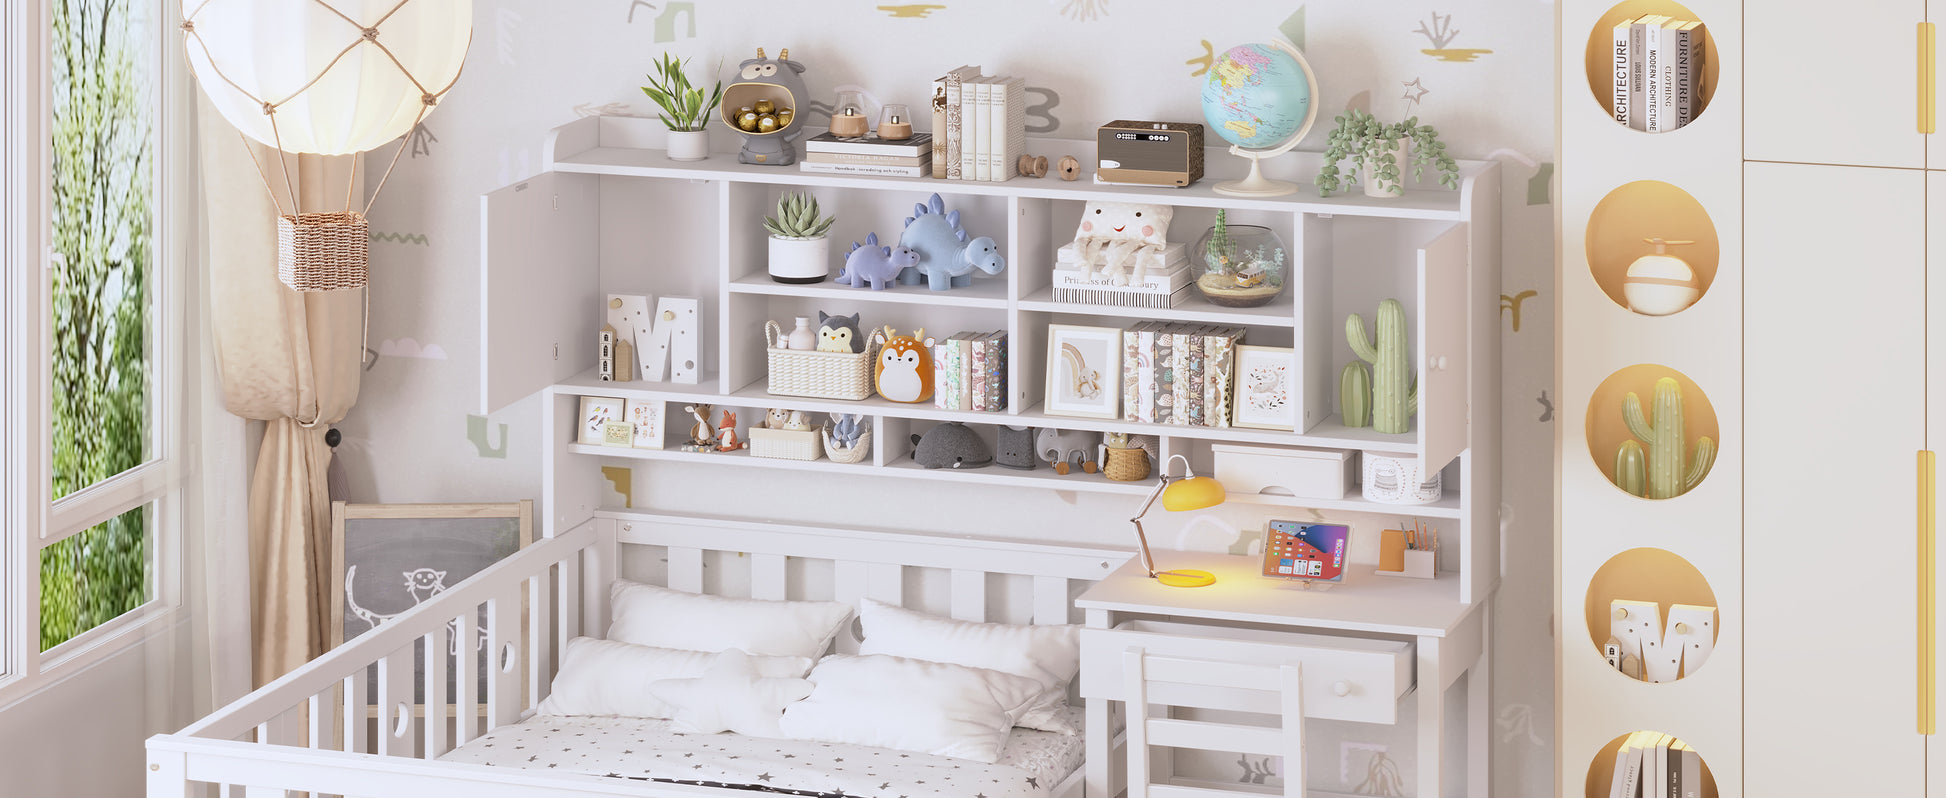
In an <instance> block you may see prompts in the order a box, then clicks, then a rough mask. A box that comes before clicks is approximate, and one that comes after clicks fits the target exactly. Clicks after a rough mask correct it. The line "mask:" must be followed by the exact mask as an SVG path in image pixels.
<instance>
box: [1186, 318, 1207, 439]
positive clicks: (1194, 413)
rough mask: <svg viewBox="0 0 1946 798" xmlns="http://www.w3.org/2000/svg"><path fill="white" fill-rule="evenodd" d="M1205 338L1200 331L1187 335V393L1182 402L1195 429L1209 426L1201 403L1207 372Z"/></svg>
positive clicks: (1205, 409) (1205, 411)
mask: <svg viewBox="0 0 1946 798" xmlns="http://www.w3.org/2000/svg"><path fill="white" fill-rule="evenodd" d="M1207 338H1208V336H1206V335H1204V334H1203V332H1202V331H1201V330H1198V331H1196V332H1193V333H1190V335H1189V392H1188V395H1187V396H1185V397H1184V400H1185V401H1186V402H1188V404H1187V405H1185V407H1186V408H1187V409H1188V411H1189V423H1190V424H1191V425H1193V426H1197V427H1207V426H1209V410H1208V408H1207V407H1206V406H1205V405H1204V403H1203V383H1204V382H1206V381H1207V380H1206V379H1205V377H1206V376H1207V374H1208V370H1209V357H1208V354H1207V353H1206V352H1205V351H1204V348H1203V347H1204V341H1205V340H1207Z"/></svg>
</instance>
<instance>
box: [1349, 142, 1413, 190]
mask: <svg viewBox="0 0 1946 798" xmlns="http://www.w3.org/2000/svg"><path fill="white" fill-rule="evenodd" d="M1393 141H1395V142H1397V143H1398V145H1399V148H1398V149H1397V150H1396V151H1392V158H1393V160H1395V161H1397V162H1398V164H1399V179H1398V180H1396V181H1389V182H1388V181H1382V180H1380V179H1379V178H1378V163H1379V159H1380V158H1383V157H1385V154H1386V152H1387V151H1386V150H1384V149H1380V148H1373V149H1370V150H1366V151H1365V170H1364V173H1363V174H1361V175H1359V176H1358V179H1359V181H1360V182H1362V183H1364V184H1365V196H1367V197H1378V198H1380V199H1392V198H1394V197H1398V196H1401V195H1403V194H1405V176H1406V169H1407V168H1408V167H1409V166H1410V165H1411V164H1412V139H1411V138H1410V137H1402V138H1397V139H1393Z"/></svg>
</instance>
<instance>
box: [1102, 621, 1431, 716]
mask: <svg viewBox="0 0 1946 798" xmlns="http://www.w3.org/2000/svg"><path fill="white" fill-rule="evenodd" d="M1131 648H1140V649H1142V650H1144V651H1146V652H1148V653H1150V654H1155V655H1158V656H1166V657H1182V658H1187V659H1201V660H1209V661H1211V663H1212V664H1213V665H1220V664H1221V663H1247V664H1255V665H1282V664H1285V663H1299V664H1301V665H1303V666H1304V715H1305V717H1310V718H1319V719H1324V720H1352V721H1359V722H1362V723H1395V722H1397V721H1398V702H1399V698H1401V697H1402V696H1404V695H1405V694H1406V693H1407V692H1410V691H1411V690H1412V684H1413V656H1412V644H1411V643H1409V642H1406V641H1403V640H1368V639H1364V638H1356V637H1329V636H1325V635H1311V634H1299V633H1295V632H1270V631H1263V630H1259V629H1237V628H1231V627H1224V626H1202V625H1198V624H1189V623H1170V622H1166V621H1128V622H1125V623H1122V624H1120V625H1118V626H1116V627H1115V628H1113V629H1083V630H1081V697H1083V698H1092V699H1107V700H1112V701H1121V700H1125V699H1124V694H1125V693H1126V691H1127V686H1126V683H1125V681H1124V676H1123V674H1122V659H1123V654H1124V652H1126V651H1128V650H1129V649H1131ZM1276 688H1277V686H1276V685H1274V684H1270V685H1262V686H1261V687H1258V688H1252V687H1250V686H1245V685H1239V686H1237V687H1234V688H1209V689H1214V690H1217V691H1219V692H1221V691H1232V692H1234V694H1235V695H1234V696H1233V699H1234V703H1235V704H1236V705H1237V706H1238V707H1261V706H1266V705H1268V706H1273V707H1274V706H1276V699H1275V698H1274V695H1275V691H1276ZM1153 699H1154V700H1156V703H1167V701H1166V695H1164V694H1162V693H1155V694H1154V696H1153ZM1266 701H1268V704H1266Z"/></svg>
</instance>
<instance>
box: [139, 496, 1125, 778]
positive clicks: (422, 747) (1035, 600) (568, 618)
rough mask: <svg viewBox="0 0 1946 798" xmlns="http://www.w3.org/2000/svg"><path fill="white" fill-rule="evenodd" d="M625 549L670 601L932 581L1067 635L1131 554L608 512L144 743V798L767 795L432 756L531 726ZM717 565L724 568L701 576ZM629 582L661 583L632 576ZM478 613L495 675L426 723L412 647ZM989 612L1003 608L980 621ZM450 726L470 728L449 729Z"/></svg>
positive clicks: (429, 679) (440, 677)
mask: <svg viewBox="0 0 1946 798" xmlns="http://www.w3.org/2000/svg"><path fill="white" fill-rule="evenodd" d="M629 546H650V547H662V548H663V549H664V550H666V560H667V575H666V580H665V583H666V585H667V586H668V587H672V588H676V589H680V590H688V591H693V592H705V589H706V587H707V588H709V589H710V590H713V591H714V590H719V589H720V592H723V593H725V594H735V595H749V596H751V597H754V598H770V599H781V598H792V599H807V598H808V599H836V600H838V601H845V602H850V603H853V604H855V603H856V602H857V599H859V598H860V597H864V596H869V597H871V598H874V599H877V600H880V601H884V602H887V603H892V604H899V605H902V606H910V607H914V608H915V609H925V607H924V606H922V604H921V594H937V593H938V591H937V590H925V589H922V588H915V587H914V586H935V585H937V586H942V587H943V588H944V589H945V595H946V596H947V597H949V600H950V610H951V614H952V615H953V616H954V617H955V618H958V619H961V620H974V621H986V620H992V621H1005V622H1010V623H1026V622H1030V621H1031V622H1032V623H1070V622H1071V621H1072V619H1074V618H1075V617H1076V615H1075V610H1074V605H1073V601H1072V596H1073V595H1074V594H1075V593H1076V592H1078V591H1077V590H1076V589H1075V588H1076V587H1077V586H1076V585H1075V584H1074V583H1075V582H1076V581H1083V582H1086V581H1092V580H1097V579H1100V578H1101V577H1103V576H1105V575H1106V574H1108V573H1109V572H1110V571H1112V570H1113V569H1114V568H1115V567H1116V566H1118V565H1120V564H1121V562H1122V561H1124V560H1126V559H1127V557H1128V552H1126V551H1122V550H1117V549H1099V548H1088V547H1077V546H1050V545H1044V544H1037V543H1031V542H1024V541H1019V540H1000V539H980V538H953V537H939V536H930V535H913V534H904V533H895V532H875V531H860V530H842V529H825V528H807V527H800V526H794V525H786V524H765V523H750V522H744V521H731V520H724V519H716V518H700V517H689V516H667V515H651V514H640V513H605V514H603V515H601V516H599V517H596V518H595V519H593V520H591V521H589V522H587V523H585V524H582V525H580V526H578V527H576V528H574V529H573V530H571V531H569V532H566V533H564V534H561V535H558V536H556V537H550V538H544V539H542V540H541V541H539V542H537V543H535V544H533V545H531V546H528V547H527V548H526V549H524V550H522V551H521V552H520V553H518V554H515V555H514V556H512V557H509V558H507V559H506V560H504V561H502V562H500V563H498V564H496V565H494V566H493V567H491V568H489V569H487V570H485V571H482V572H481V573H479V574H478V575H476V576H474V577H473V578H471V579H468V580H466V581H464V582H462V583H460V584H458V585H456V586H454V587H452V588H450V589H448V590H447V591H445V592H444V593H441V594H439V595H438V596H437V597H436V598H434V599H432V600H430V601H428V602H426V603H425V604H422V605H420V606H418V607H416V608H414V609H413V610H412V611H411V612H408V613H406V614H404V615H401V616H399V617H397V618H395V619H393V620H391V621H389V622H387V623H386V624H384V625H383V626H381V627H379V628H377V629H374V630H372V631H371V632H368V633H366V634H364V635H362V636H360V637H359V638H357V639H356V640H353V641H351V642H350V643H347V644H345V645H343V646H340V647H339V648H337V649H335V650H333V651H331V652H329V653H327V654H325V655H324V656H322V657H320V658H318V659H317V660H315V661H313V662H311V663H309V664H307V665H305V666H304V667H302V668H299V669H297V670H295V671H293V672H291V673H289V674H287V675H285V676H284V677H283V678H280V679H278V680H276V681H275V682H272V683H271V684H268V685H265V686H264V687H263V688H261V689H259V690H257V691H255V692H253V693H251V694H250V695H248V696H245V697H244V698H242V699H239V700H238V701H236V702H235V703H233V704H231V705H229V706H227V707H224V708H223V709H221V710H219V711H217V712H216V713H215V714H212V715H210V716H209V717H206V718H203V719H202V720H199V721H197V722H196V723H194V724H191V725H190V726H188V727H187V728H184V729H183V730H182V731H180V732H177V733H175V734H165V735H157V736H155V737H152V738H150V739H149V741H148V760H147V761H148V796H149V798H185V796H201V795H205V794H219V795H226V796H230V795H245V796H249V798H265V797H266V796H280V798H283V796H289V795H292V794H295V793H302V792H309V793H312V794H313V795H318V796H327V795H330V796H358V797H360V798H444V797H446V796H452V797H453V798H497V797H499V796H507V797H508V798H512V796H520V797H521V798H537V797H540V796H563V797H565V796H636V797H638V798H640V797H651V798H660V797H662V796H669V797H671V798H673V797H675V796H685V797H688V796H717V797H718V798H723V797H725V796H736V797H737V798H748V796H750V795H753V794H761V793H751V792H747V791H741V790H731V789H724V788H712V787H698V786H689V785H681V784H667V783H659V782H644V781H633V780H623V779H614V778H603V777H601V776H591V775H577V774H566V773H560V774H556V773H551V772H538V771H531V770H514V769H509V768H501V767H488V766H482V765H473V764H461V763H454V762H445V761H439V757H440V756H442V755H444V754H446V753H447V752H449V751H451V750H452V749H453V748H455V747H456V746H459V745H462V744H464V743H465V742H466V741H467V740H469V739H473V738H476V737H478V736H479V735H480V734H483V733H484V732H486V731H488V730H491V729H494V728H497V727H500V726H503V725H506V724H510V723H515V722H518V721H519V720H521V719H522V718H523V717H525V716H528V715H530V714H532V711H533V708H534V707H535V706H536V705H538V704H539V703H540V700H541V699H542V698H544V697H545V696H546V695H547V691H548V688H549V685H550V683H551V682H552V681H553V677H554V673H555V667H556V666H557V664H558V662H559V656H558V652H560V651H562V650H563V649H564V648H565V646H566V643H567V641H568V640H570V639H572V638H574V637H577V636H582V635H587V636H594V637H600V636H602V635H603V633H604V632H605V631H606V629H607V625H608V606H607V605H608V587H609V583H610V582H611V581H612V580H613V579H614V577H615V575H616V570H617V565H618V563H619V562H621V561H622V560H624V559H634V558H632V557H628V558H625V557H622V556H621V555H622V553H623V551H624V550H625V547H629ZM642 551H643V555H644V557H645V558H646V559H647V561H649V562H654V561H655V560H656V557H655V550H653V549H645V550H642ZM711 552H724V553H727V554H724V555H715V554H711ZM744 555H747V568H748V592H747V594H746V593H744V592H743V589H742V588H741V587H730V588H724V587H721V586H723V585H729V584H737V585H741V584H742V580H741V579H740V578H730V577H733V576H738V577H740V574H726V573H723V572H725V571H730V570H732V569H737V570H739V571H740V569H742V568H743V567H744V566H743V562H744V561H745V559H744ZM726 558H727V559H726ZM792 560H809V561H826V562H829V563H830V565H829V566H822V565H815V566H812V565H801V564H796V563H793V562H792ZM712 561H713V562H720V563H723V564H722V565H720V566H718V567H714V568H710V569H706V566H705V563H706V562H712ZM730 563H735V565H734V566H732V565H731V564H730ZM826 568H828V569H829V570H828V571H826V570H825V569H826ZM914 569H931V570H922V571H915V570H914ZM650 570H653V569H650ZM827 573H828V578H827V577H826V576H825V575H826V574H827ZM813 574H815V575H816V576H815V578H814V577H813V576H812V575H813ZM915 574H917V575H920V576H919V577H918V578H916V579H915V578H913V577H914V576H915ZM626 575H627V576H629V577H631V578H636V579H638V581H657V580H654V579H651V578H645V577H643V576H642V575H640V574H637V573H634V572H633V571H631V572H629V573H627V574H626ZM996 575H997V576H996ZM938 580H943V581H938ZM820 583H822V584H820ZM990 588H993V589H990ZM1023 592H1024V593H1025V595H1022V593H1023ZM990 593H992V595H989V594H990ZM482 607H484V610H485V618H486V621H485V629H484V632H485V636H486V639H487V645H488V649H487V650H488V651H489V653H490V655H491V657H492V659H493V662H494V665H495V667H490V668H488V673H487V675H486V682H487V683H486V690H485V694H486V696H487V698H486V701H485V702H484V705H481V704H480V703H479V702H478V701H477V694H478V692H479V685H478V683H477V681H476V679H477V678H478V677H477V676H476V674H475V671H474V669H472V668H465V669H461V671H460V672H459V673H458V674H457V677H458V690H457V693H458V696H459V703H458V704H456V705H454V706H450V707H449V706H447V705H444V704H441V703H439V702H428V703H427V704H426V705H425V707H424V710H423V716H420V715H419V713H417V712H415V711H414V710H413V708H412V702H413V700H414V698H413V697H414V696H415V694H418V692H419V691H418V685H417V684H415V682H416V681H417V680H418V679H419V678H421V676H420V675H418V674H416V673H415V670H416V668H415V665H414V644H415V643H417V642H420V641H423V642H424V644H425V645H426V646H427V649H426V650H429V651H445V650H447V645H448V638H447V636H448V635H449V634H451V633H452V632H451V631H449V630H457V634H458V635H459V638H460V639H461V640H471V639H473V638H474V636H475V635H477V634H479V633H480V631H481V630H480V629H479V628H478V627H477V624H478V621H477V620H476V618H477V617H478V616H479V615H480V611H481V608H482ZM989 607H999V608H1007V609H1005V610H1001V611H995V612H993V613H992V614H993V615H994V616H995V617H989ZM935 609H936V608H935ZM1022 615H1025V616H1028V617H1018V616H1022ZM449 624H452V625H451V626H449ZM856 647H857V640H856V639H855V637H854V636H853V635H851V634H841V635H840V636H839V642H838V644H837V648H838V650H839V651H840V652H844V651H855V650H856ZM368 666H376V680H377V690H378V696H379V700H378V702H377V703H378V707H377V708H376V710H375V711H376V713H377V717H376V721H375V722H374V723H360V722H353V723H340V722H339V718H340V717H341V716H342V717H349V718H360V717H364V716H365V715H366V714H367V712H368V708H367V707H366V706H365V700H364V699H365V697H366V695H367V690H368V689H369V687H368V685H367V683H366V679H367V678H370V677H368ZM448 667H449V665H448V664H447V661H446V659H445V658H441V657H432V658H429V659H428V661H427V664H426V666H425V668H424V671H425V673H424V674H423V678H424V679H425V681H426V683H427V684H434V685H442V684H444V683H445V682H446V680H447V674H446V669H447V668H448ZM435 694H436V693H435ZM454 717H457V718H461V719H474V720H475V722H472V723H467V722H459V723H454V722H453V718H454ZM1081 783H1082V778H1081V775H1080V771H1076V773H1075V774H1074V775H1073V776H1071V777H1069V778H1068V779H1067V780H1066V781H1065V782H1063V783H1062V784H1060V785H1059V786H1057V787H1056V788H1055V789H1054V791H1053V793H1052V795H1053V796H1055V798H1079V796H1080V795H1081V791H1082V790H1081ZM212 787H214V788H216V790H214V791H212V790H211V788H212Z"/></svg>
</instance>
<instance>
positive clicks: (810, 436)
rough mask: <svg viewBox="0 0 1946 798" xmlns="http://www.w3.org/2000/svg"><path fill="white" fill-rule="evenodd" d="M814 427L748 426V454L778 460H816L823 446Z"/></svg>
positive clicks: (821, 452) (822, 451)
mask: <svg viewBox="0 0 1946 798" xmlns="http://www.w3.org/2000/svg"><path fill="white" fill-rule="evenodd" d="M818 432H819V431H818V430H814V429H766V428H764V427H751V428H750V456H752V457H771V458H776V459H778V460H816V459H818V455H820V454H823V453H824V448H823V446H822V444H821V443H820V440H819V437H818Z"/></svg>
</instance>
